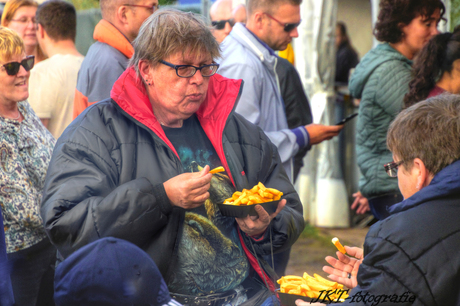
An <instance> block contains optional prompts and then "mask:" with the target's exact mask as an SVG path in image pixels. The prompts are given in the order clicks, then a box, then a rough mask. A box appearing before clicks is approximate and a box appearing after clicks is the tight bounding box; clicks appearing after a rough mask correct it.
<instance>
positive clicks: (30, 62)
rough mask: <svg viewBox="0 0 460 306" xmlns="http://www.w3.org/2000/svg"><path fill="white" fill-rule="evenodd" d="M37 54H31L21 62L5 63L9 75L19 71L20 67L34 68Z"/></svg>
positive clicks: (27, 69)
mask: <svg viewBox="0 0 460 306" xmlns="http://www.w3.org/2000/svg"><path fill="white" fill-rule="evenodd" d="M34 62H35V56H33V55H29V56H27V57H26V58H25V59H23V60H22V61H21V62H20V63H19V62H10V63H6V64H5V65H3V67H4V68H5V70H6V73H7V74H8V75H16V74H18V72H19V68H20V67H21V66H22V67H24V69H25V70H26V71H29V70H30V69H32V68H34Z"/></svg>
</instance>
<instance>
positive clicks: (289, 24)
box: [264, 13, 302, 33]
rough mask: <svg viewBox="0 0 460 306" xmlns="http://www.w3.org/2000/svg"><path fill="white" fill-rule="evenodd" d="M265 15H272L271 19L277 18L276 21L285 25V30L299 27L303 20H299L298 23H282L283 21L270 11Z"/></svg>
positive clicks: (288, 30) (289, 30)
mask: <svg viewBox="0 0 460 306" xmlns="http://www.w3.org/2000/svg"><path fill="white" fill-rule="evenodd" d="M264 14H265V15H267V16H268V17H270V18H271V19H273V20H275V21H276V22H278V23H279V24H280V25H281V26H283V27H284V28H283V30H284V32H288V33H289V32H291V31H293V30H294V29H295V28H297V27H298V26H299V25H300V23H301V22H302V20H300V21H299V22H297V23H282V22H281V21H279V20H278V19H276V18H275V17H273V16H272V15H270V14H268V13H264Z"/></svg>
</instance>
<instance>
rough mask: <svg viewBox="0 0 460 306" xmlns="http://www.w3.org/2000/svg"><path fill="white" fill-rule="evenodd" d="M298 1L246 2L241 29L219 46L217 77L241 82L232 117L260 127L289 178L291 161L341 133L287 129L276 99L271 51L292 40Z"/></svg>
mask: <svg viewBox="0 0 460 306" xmlns="http://www.w3.org/2000/svg"><path fill="white" fill-rule="evenodd" d="M300 3H301V0H271V1H267V0H265V1H260V0H249V1H248V6H247V13H248V18H247V23H246V25H243V24H241V23H237V24H236V25H235V26H234V27H233V30H232V32H231V33H230V34H229V36H228V37H227V38H226V39H225V41H224V42H223V43H222V44H221V47H222V61H221V62H220V69H219V73H220V74H221V75H223V76H225V77H228V78H234V79H243V81H244V87H243V92H242V94H241V98H240V100H239V102H238V105H237V107H236V111H237V112H238V113H240V114H241V115H243V116H244V117H245V118H246V119H248V120H249V121H251V122H252V123H254V124H256V125H258V126H259V127H261V128H262V129H263V130H264V131H265V133H266V134H267V136H268V137H269V138H270V140H271V141H272V142H273V143H274V144H275V145H276V146H277V147H278V151H279V153H280V157H281V161H282V162H283V166H284V169H285V170H286V173H287V175H288V176H289V178H291V179H292V178H293V174H292V171H293V166H292V162H293V157H294V156H295V155H296V153H297V152H298V151H299V150H300V149H303V148H305V147H307V148H308V147H310V146H311V145H314V144H318V143H320V142H322V141H324V140H327V139H331V138H332V137H334V136H336V135H337V134H338V133H339V132H340V130H341V129H342V127H338V126H324V125H319V124H309V125H306V126H299V127H296V128H294V129H289V127H288V123H287V119H286V114H285V109H284V103H283V99H282V97H281V93H280V87H279V86H280V85H279V80H278V75H277V73H276V65H277V63H278V60H279V58H278V57H277V56H276V55H275V52H274V51H276V50H284V49H286V47H287V45H288V44H289V43H290V42H291V41H292V38H294V37H297V36H298V32H297V26H298V25H299V24H300V21H301V20H300Z"/></svg>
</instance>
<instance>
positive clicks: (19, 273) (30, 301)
mask: <svg viewBox="0 0 460 306" xmlns="http://www.w3.org/2000/svg"><path fill="white" fill-rule="evenodd" d="M8 261H9V263H10V264H11V266H12V269H11V284H12V285H13V294H14V300H15V302H16V304H15V305H16V306H34V305H36V306H42V305H43V306H52V305H54V265H55V262H56V249H55V248H54V246H53V245H52V244H51V243H50V241H49V240H48V238H45V239H43V240H42V241H40V242H39V243H37V244H35V245H33V246H31V247H30V248H27V249H24V250H20V251H17V252H14V253H10V254H8Z"/></svg>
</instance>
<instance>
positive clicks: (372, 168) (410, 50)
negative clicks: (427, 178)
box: [349, 0, 445, 220]
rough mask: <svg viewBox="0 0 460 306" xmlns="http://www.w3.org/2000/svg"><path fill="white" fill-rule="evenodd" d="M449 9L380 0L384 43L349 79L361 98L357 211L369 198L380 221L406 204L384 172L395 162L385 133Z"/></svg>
mask: <svg viewBox="0 0 460 306" xmlns="http://www.w3.org/2000/svg"><path fill="white" fill-rule="evenodd" d="M444 11H445V8H444V4H443V3H442V1H441V0H381V1H380V12H379V16H378V21H377V23H376V25H375V29H374V35H375V37H376V38H377V39H378V40H379V41H381V42H382V44H380V45H378V46H377V47H375V48H374V49H372V50H371V51H369V52H368V53H367V54H366V55H365V56H364V57H363V59H362V60H361V62H360V63H359V64H358V66H357V67H356V69H355V72H354V73H353V75H352V76H351V79H350V83H349V89H350V92H351V94H352V96H353V97H355V98H357V99H360V105H359V115H358V121H357V126H356V131H357V135H356V154H357V163H358V166H359V169H360V170H361V174H362V176H361V178H360V181H359V190H360V193H358V194H356V195H357V198H356V200H355V202H354V203H353V205H352V208H355V207H356V205H357V204H358V203H359V204H360V205H361V204H362V205H365V201H361V200H362V197H365V198H367V199H368V200H369V206H370V210H371V211H372V214H373V215H374V216H375V217H376V218H377V219H379V220H381V219H384V218H385V217H387V216H388V211H387V207H389V206H391V205H393V204H395V203H398V202H400V201H401V200H402V196H401V193H400V192H399V191H398V186H397V183H396V180H394V179H390V178H388V177H385V174H384V173H383V174H382V173H381V171H379V169H380V168H381V167H382V165H383V164H384V163H385V161H386V160H388V159H390V158H391V153H390V151H388V149H387V147H386V144H385V135H386V133H387V130H388V126H389V125H390V123H391V121H392V120H393V119H394V118H395V116H396V115H397V114H398V112H400V111H401V109H402V106H403V98H404V95H405V94H406V93H407V92H408V89H409V86H408V84H409V81H410V79H411V66H412V60H413V59H414V57H415V56H416V55H417V53H418V52H419V51H420V50H421V49H422V47H423V46H424V45H425V44H426V43H427V42H428V41H429V39H430V38H431V37H432V36H433V35H436V34H438V33H439V32H438V30H437V25H438V23H439V21H440V20H441V19H442V16H443V14H444ZM358 211H363V210H362V209H361V208H358Z"/></svg>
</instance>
